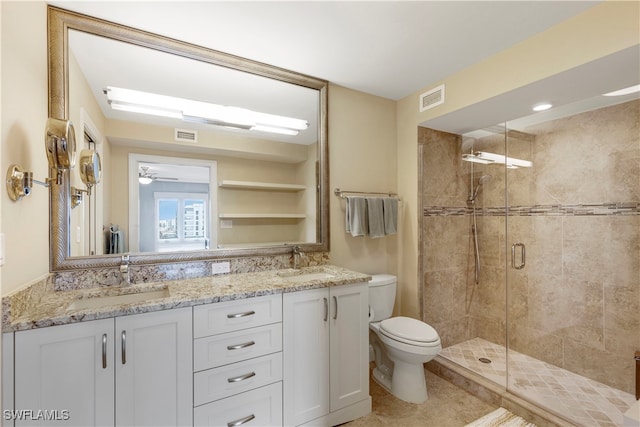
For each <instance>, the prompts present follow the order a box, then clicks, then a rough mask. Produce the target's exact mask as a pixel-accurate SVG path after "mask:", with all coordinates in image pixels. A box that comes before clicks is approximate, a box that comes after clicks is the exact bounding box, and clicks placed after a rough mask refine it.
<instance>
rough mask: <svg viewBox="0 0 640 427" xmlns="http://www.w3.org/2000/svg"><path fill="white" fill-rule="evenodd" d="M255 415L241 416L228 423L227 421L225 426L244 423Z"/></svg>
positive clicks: (232, 426)
mask: <svg viewBox="0 0 640 427" xmlns="http://www.w3.org/2000/svg"><path fill="white" fill-rule="evenodd" d="M255 417H256V416H255V415H253V414H251V415H249V416H248V417H244V418H241V419H239V420H235V421H231V422H230V423H227V427H236V426H241V425H242V424H244V423H248V422H249V421H251V420H253V419H254V418H255Z"/></svg>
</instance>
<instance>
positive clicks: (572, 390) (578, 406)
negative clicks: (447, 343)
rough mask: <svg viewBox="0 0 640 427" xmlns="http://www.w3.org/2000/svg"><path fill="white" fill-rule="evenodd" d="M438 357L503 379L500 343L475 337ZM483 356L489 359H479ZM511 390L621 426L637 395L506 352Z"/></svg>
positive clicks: (569, 414) (577, 416)
mask: <svg viewBox="0 0 640 427" xmlns="http://www.w3.org/2000/svg"><path fill="white" fill-rule="evenodd" d="M440 355H441V356H443V357H445V358H447V359H449V360H451V361H452V362H455V363H457V364H458V365H460V366H463V367H464V368H467V369H469V370H471V371H474V372H476V373H478V374H480V375H482V376H483V377H485V378H487V379H489V380H491V381H493V382H495V383H497V384H499V385H501V386H505V383H506V352H505V348H504V347H503V346H501V345H497V344H494V343H492V342H489V341H486V340H483V339H481V338H473V339H471V340H468V341H465V342H462V343H460V344H456V345H453V346H451V347H447V348H444V349H442V352H441V353H440ZM479 358H487V359H490V360H491V363H482V362H480V361H479V360H478V359H479ZM508 388H509V391H511V392H512V393H514V394H518V395H520V396H522V397H525V398H526V399H527V400H529V401H531V402H534V403H535V404H537V405H538V406H541V407H544V408H546V409H548V410H550V411H552V412H555V413H557V414H559V415H562V416H564V417H565V418H568V419H570V420H571V421H572V422H574V423H576V424H578V425H583V426H585V427H591V426H606V427H609V426H611V427H613V426H622V425H623V416H624V415H623V414H624V413H625V411H626V410H627V409H629V407H630V406H631V404H633V403H634V402H635V397H634V396H632V395H631V394H629V393H625V392H623V391H620V390H616V389H614V388H612V387H609V386H607V385H604V384H601V383H599V382H596V381H593V380H590V379H588V378H585V377H582V376H580V375H577V374H574V373H573V372H569V371H567V370H564V369H561V368H558V367H557V366H554V365H551V364H549V363H545V362H541V361H539V360H537V359H534V358H532V357H529V356H527V355H524V354H522V353H518V352H516V351H513V350H510V351H509V387H508Z"/></svg>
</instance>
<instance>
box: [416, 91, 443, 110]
mask: <svg viewBox="0 0 640 427" xmlns="http://www.w3.org/2000/svg"><path fill="white" fill-rule="evenodd" d="M440 104H444V85H440V86H438V87H435V88H433V89H430V90H428V91H426V92H425V93H423V94H422V95H420V112H423V111H426V110H428V109H429V108H433V107H436V106H438V105H440Z"/></svg>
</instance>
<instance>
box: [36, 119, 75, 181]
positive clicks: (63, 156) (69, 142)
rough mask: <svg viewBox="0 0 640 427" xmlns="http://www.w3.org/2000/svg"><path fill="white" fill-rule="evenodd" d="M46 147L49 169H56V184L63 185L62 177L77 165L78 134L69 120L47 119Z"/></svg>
mask: <svg viewBox="0 0 640 427" xmlns="http://www.w3.org/2000/svg"><path fill="white" fill-rule="evenodd" d="M44 146H45V150H46V152H47V159H48V160H49V168H50V169H55V170H56V171H57V174H56V184H58V185H61V184H62V175H63V174H64V172H65V171H67V170H69V169H73V167H74V166H75V164H76V132H75V130H74V128H73V123H71V122H70V121H69V120H60V119H52V118H49V119H47V125H46V127H45V131H44Z"/></svg>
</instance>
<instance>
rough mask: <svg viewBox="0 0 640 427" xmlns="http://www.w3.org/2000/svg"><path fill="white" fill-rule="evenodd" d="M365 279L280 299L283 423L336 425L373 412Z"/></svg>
mask: <svg viewBox="0 0 640 427" xmlns="http://www.w3.org/2000/svg"><path fill="white" fill-rule="evenodd" d="M368 316H369V294H368V286H367V284H366V283H357V284H352V285H344V286H336V287H331V288H322V289H313V290H308V291H300V292H292V293H287V294H285V295H284V297H283V330H284V349H283V354H284V393H283V396H284V424H285V425H287V426H290V425H301V424H307V425H308V424H311V425H327V426H329V425H336V424H340V423H343V422H346V421H349V420H353V419H355V418H358V417H361V416H364V415H366V414H367V413H369V412H370V411H371V398H370V397H369V364H368V361H369V356H368V344H369V335H368V321H369V320H368Z"/></svg>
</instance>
